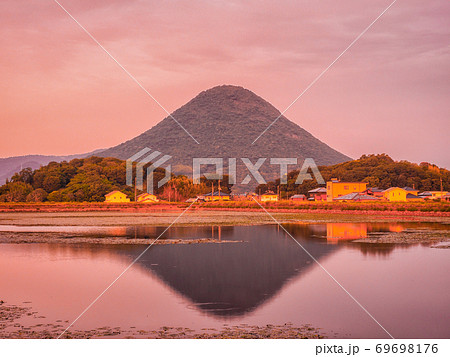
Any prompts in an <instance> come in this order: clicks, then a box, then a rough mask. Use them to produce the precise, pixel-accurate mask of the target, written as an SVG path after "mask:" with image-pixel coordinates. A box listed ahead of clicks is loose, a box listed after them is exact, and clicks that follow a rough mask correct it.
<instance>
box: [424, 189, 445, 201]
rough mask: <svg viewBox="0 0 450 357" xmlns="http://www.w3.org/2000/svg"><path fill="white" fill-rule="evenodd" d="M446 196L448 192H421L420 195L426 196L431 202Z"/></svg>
mask: <svg viewBox="0 0 450 357" xmlns="http://www.w3.org/2000/svg"><path fill="white" fill-rule="evenodd" d="M447 194H448V191H425V192H422V193H421V194H420V195H421V196H426V197H428V198H431V199H432V200H435V199H437V198H443V197H444V196H445V195H447Z"/></svg>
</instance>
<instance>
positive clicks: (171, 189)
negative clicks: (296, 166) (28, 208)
mask: <svg viewBox="0 0 450 357" xmlns="http://www.w3.org/2000/svg"><path fill="white" fill-rule="evenodd" d="M150 165H151V163H148V164H147V165H146V166H144V187H147V170H146V169H147V167H148V166H150ZM135 170H136V167H135V166H134V167H133V177H135ZM165 174H166V172H165V170H164V169H163V168H157V169H156V170H155V171H154V172H153V175H154V179H153V184H154V192H155V194H157V195H158V196H160V198H163V199H169V198H170V199H172V200H174V201H180V200H184V199H186V198H189V197H195V196H196V195H200V194H204V193H208V192H211V189H212V187H214V188H215V190H217V187H218V184H219V182H218V180H208V179H206V178H204V177H202V178H201V180H200V184H197V185H194V184H193V182H192V180H191V179H190V178H188V177H186V176H183V175H178V176H176V175H173V174H172V175H171V179H170V181H169V182H168V183H167V184H165V185H164V186H163V187H157V183H158V182H159V181H160V180H161V179H162V178H163V177H165ZM231 187H232V185H230V184H228V178H227V177H224V180H222V182H221V190H222V192H226V193H230V192H231ZM114 190H119V191H122V192H123V193H125V194H126V195H127V196H128V197H129V198H130V199H131V200H132V201H133V200H134V196H135V190H134V187H130V186H127V184H126V163H125V161H123V160H119V159H115V158H103V157H95V156H92V157H89V158H85V159H74V160H71V161H69V162H67V161H63V162H50V163H49V164H48V165H45V166H41V167H40V168H39V169H36V170H32V169H31V168H24V169H23V170H21V171H20V172H18V173H16V174H14V175H13V176H12V177H11V179H10V180H7V181H6V183H5V184H4V185H2V186H0V202H45V201H49V202H102V201H104V200H105V194H107V193H109V192H111V191H114ZM142 192H143V191H141V190H136V193H137V195H139V194H141V193H142Z"/></svg>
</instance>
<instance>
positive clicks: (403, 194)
mask: <svg viewBox="0 0 450 357" xmlns="http://www.w3.org/2000/svg"><path fill="white" fill-rule="evenodd" d="M252 200H257V201H259V202H262V203H265V202H276V201H281V200H282V198H281V192H280V190H278V192H273V191H270V190H268V191H266V192H264V193H262V194H261V193H260V194H257V193H254V192H250V193H244V194H233V193H231V194H228V193H226V192H223V191H222V190H221V189H220V186H219V187H218V190H217V191H214V186H212V190H211V192H209V193H206V194H203V195H198V196H197V197H192V198H189V199H187V200H186V202H187V203H193V202H195V201H199V202H212V201H252ZM289 200H290V201H323V202H335V201H336V202H361V201H385V202H409V201H416V202H417V201H422V200H423V201H427V200H444V201H450V193H449V192H448V191H444V190H442V187H441V190H440V191H423V192H419V190H416V189H414V188H413V187H390V188H387V189H380V188H378V187H367V183H365V182H342V181H340V180H338V179H337V178H332V179H331V180H330V181H328V182H327V183H326V186H325V187H323V186H321V187H317V188H314V189H312V190H309V191H308V195H305V194H294V195H292V196H290V197H289ZM160 201H161V202H163V201H162V200H160V199H159V198H158V197H157V196H156V195H154V194H150V193H142V194H140V195H136V198H135V202H139V203H156V202H160ZM105 202H108V203H115V202H117V203H126V202H131V199H130V198H128V196H127V195H126V194H125V193H123V192H121V191H117V190H115V191H112V192H110V193H108V194H106V195H105Z"/></svg>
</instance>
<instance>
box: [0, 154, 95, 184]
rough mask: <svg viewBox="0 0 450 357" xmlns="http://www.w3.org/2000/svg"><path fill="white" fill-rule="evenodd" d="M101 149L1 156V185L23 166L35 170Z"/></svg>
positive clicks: (85, 155)
mask: <svg viewBox="0 0 450 357" xmlns="http://www.w3.org/2000/svg"><path fill="white" fill-rule="evenodd" d="M101 151H103V150H95V151H92V152H89V153H86V154H74V155H22V156H12V157H6V158H0V185H3V184H4V183H5V181H6V180H7V179H9V178H11V176H13V175H14V174H15V173H16V172H19V171H20V170H21V169H22V168H26V167H31V168H32V169H33V170H35V169H38V168H39V167H41V166H45V165H47V164H48V163H49V162H52V161H56V162H61V161H70V160H72V159H77V158H78V159H82V158H85V157H88V156H92V155H95V154H96V153H98V152H101Z"/></svg>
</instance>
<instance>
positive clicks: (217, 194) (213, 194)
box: [203, 191, 230, 201]
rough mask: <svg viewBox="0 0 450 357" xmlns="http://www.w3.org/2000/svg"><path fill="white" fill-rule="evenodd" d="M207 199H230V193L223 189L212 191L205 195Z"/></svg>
mask: <svg viewBox="0 0 450 357" xmlns="http://www.w3.org/2000/svg"><path fill="white" fill-rule="evenodd" d="M203 198H204V199H205V201H229V200H230V195H229V194H228V193H224V192H222V191H215V192H210V193H207V194H204V195H203Z"/></svg>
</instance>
